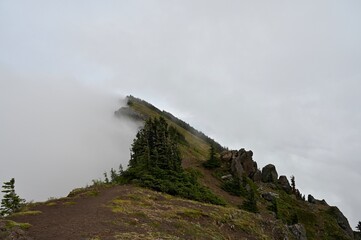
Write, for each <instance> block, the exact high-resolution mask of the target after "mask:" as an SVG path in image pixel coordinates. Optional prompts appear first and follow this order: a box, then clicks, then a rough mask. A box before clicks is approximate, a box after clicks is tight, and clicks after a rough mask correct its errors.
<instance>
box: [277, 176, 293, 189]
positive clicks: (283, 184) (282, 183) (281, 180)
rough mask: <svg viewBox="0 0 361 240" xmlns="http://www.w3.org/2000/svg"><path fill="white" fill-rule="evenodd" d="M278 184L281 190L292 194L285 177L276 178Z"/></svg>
mask: <svg viewBox="0 0 361 240" xmlns="http://www.w3.org/2000/svg"><path fill="white" fill-rule="evenodd" d="M278 184H279V185H280V186H281V188H282V189H283V190H284V191H285V192H286V193H288V194H290V193H291V192H292V188H291V185H290V182H289V181H288V179H287V177H286V176H284V175H282V176H280V177H279V178H278Z"/></svg>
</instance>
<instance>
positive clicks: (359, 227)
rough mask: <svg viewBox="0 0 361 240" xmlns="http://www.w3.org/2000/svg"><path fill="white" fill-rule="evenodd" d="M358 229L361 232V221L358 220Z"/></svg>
mask: <svg viewBox="0 0 361 240" xmlns="http://www.w3.org/2000/svg"><path fill="white" fill-rule="evenodd" d="M356 229H357V230H358V231H359V232H361V222H358V224H357V226H356Z"/></svg>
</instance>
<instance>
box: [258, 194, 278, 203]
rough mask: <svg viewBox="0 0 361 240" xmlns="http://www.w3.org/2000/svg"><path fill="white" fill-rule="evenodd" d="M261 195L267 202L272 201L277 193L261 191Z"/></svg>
mask: <svg viewBox="0 0 361 240" xmlns="http://www.w3.org/2000/svg"><path fill="white" fill-rule="evenodd" d="M261 196H262V198H264V199H265V200H267V201H269V202H273V201H274V200H275V199H276V198H277V197H278V195H277V194H276V193H273V192H266V193H262V195H261Z"/></svg>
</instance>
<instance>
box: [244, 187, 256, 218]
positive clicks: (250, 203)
mask: <svg viewBox="0 0 361 240" xmlns="http://www.w3.org/2000/svg"><path fill="white" fill-rule="evenodd" d="M241 208H242V209H244V210H246V211H249V212H254V213H257V212H258V207H257V200H256V196H255V194H254V190H253V189H252V188H251V189H250V190H249V192H248V194H247V197H246V200H245V201H244V202H243V204H242V206H241Z"/></svg>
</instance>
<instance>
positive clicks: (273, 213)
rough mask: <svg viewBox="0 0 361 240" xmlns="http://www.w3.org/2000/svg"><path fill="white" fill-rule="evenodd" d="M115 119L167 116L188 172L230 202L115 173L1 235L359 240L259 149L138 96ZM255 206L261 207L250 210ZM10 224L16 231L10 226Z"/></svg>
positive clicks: (21, 217)
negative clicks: (187, 195)
mask: <svg viewBox="0 0 361 240" xmlns="http://www.w3.org/2000/svg"><path fill="white" fill-rule="evenodd" d="M115 116H117V117H128V118H131V119H133V120H135V121H143V122H144V121H145V122H146V121H147V119H154V118H164V119H165V121H166V122H167V124H169V126H172V127H174V128H175V129H176V130H177V131H178V132H179V134H180V138H179V142H178V145H179V150H180V153H181V159H182V163H181V164H182V167H183V169H185V171H190V172H192V173H193V174H196V175H197V181H199V183H200V184H201V185H203V186H204V187H206V188H208V189H209V190H210V191H211V192H213V193H214V194H215V195H217V196H220V197H222V198H223V199H224V200H225V202H226V206H224V207H223V206H216V205H212V204H207V203H200V202H198V201H192V200H186V199H184V198H179V197H177V196H175V197H174V196H170V195H168V194H164V193H158V192H155V191H152V190H149V189H145V188H139V187H137V186H136V185H138V184H139V181H138V182H137V181H133V182H132V184H131V185H129V184H125V185H124V184H120V185H119V184H115V182H116V181H113V178H114V179H115V178H117V176H121V175H122V174H123V170H120V171H119V172H115V171H114V170H112V172H111V178H112V179H111V181H109V180H107V179H106V180H105V182H94V184H93V186H90V187H86V188H80V189H75V190H73V191H72V192H71V193H70V194H69V195H68V197H65V198H61V199H54V200H50V201H47V202H44V203H35V204H29V205H28V206H27V209H25V210H23V211H22V212H20V213H19V214H15V215H13V216H8V217H7V218H5V220H4V221H5V223H4V221H0V229H1V231H0V232H1V234H3V232H5V235H6V234H8V236H6V237H7V238H4V239H49V236H51V239H55V240H56V239H59V240H60V239H65V238H68V239H72V238H71V237H77V239H79V238H83V239H91V240H100V239H302V240H303V239H359V238H358V236H359V234H357V233H354V232H353V231H352V229H351V227H350V225H349V223H348V221H347V218H345V216H344V215H343V214H342V212H341V211H340V210H339V209H338V208H337V207H331V206H328V205H327V203H326V201H319V200H317V199H314V198H313V197H312V196H309V197H308V199H307V200H308V201H305V199H304V198H305V197H304V195H302V194H301V193H300V192H299V191H298V190H297V188H296V185H295V183H294V181H292V179H291V184H290V183H289V181H288V179H287V177H286V176H279V177H278V173H277V170H276V168H275V166H273V165H272V164H270V165H267V166H265V167H263V168H262V170H261V169H259V168H258V166H257V163H256V162H255V161H253V152H252V151H250V150H248V151H247V150H245V149H242V148H241V149H240V150H229V149H227V148H226V147H223V146H221V145H220V144H219V143H217V142H216V141H215V140H213V139H211V138H209V137H208V136H206V135H205V134H204V133H201V132H199V131H197V130H195V129H194V128H193V127H191V126H190V125H189V124H188V123H185V122H184V121H182V120H180V119H178V118H176V117H175V116H173V115H172V114H170V113H167V112H166V111H161V110H159V109H158V108H156V107H155V106H153V105H152V104H150V103H147V102H145V101H144V100H141V99H139V98H135V97H133V96H128V97H127V107H122V108H120V109H119V110H117V111H116V112H115ZM211 146H216V148H215V149H216V152H215V156H216V158H217V159H219V160H220V166H219V167H217V168H214V169H208V168H206V167H205V165H204V163H205V162H206V161H207V159H208V158H209V154H210V153H209V149H210V147H211ZM251 193H253V200H252V194H251ZM106 196H107V197H106ZM252 201H253V202H252ZM249 202H251V203H253V205H252V204H251V208H246V207H245V206H247V203H249ZM87 204H88V205H87ZM85 206H89V208H91V209H92V210H91V211H90V209H89V211H87V209H88V207H85ZM249 206H250V205H249V204H248V207H249ZM252 206H253V207H254V206H255V207H256V209H253V208H252ZM94 209H95V210H96V211H93V210H94ZM34 213H35V214H34ZM85 213H87V214H86V215H84V214H85ZM73 214H74V215H73ZM51 216H62V217H61V218H60V217H59V219H57V218H56V217H51ZM81 216H87V217H86V222H89V221H90V222H89V224H90V225H91V226H93V227H92V228H89V227H86V226H85V225H86V224H85V225H84V224H81V223H80V222H79V221H78V220H76V219H81ZM101 216H105V217H101ZM61 219H62V221H63V222H61ZM49 220H51V221H49ZM11 221H16V222H23V223H27V224H29V225H30V228H29V229H28V230H26V231H24V229H21V227H19V226H23V225H16V224H15V225H14V224H13V223H12V222H11ZM57 223H58V224H59V226H57V227H54V224H55V225H56V224H57ZM9 224H10V225H11V226H12V227H6V226H8V225H9ZM29 225H26V226H29ZM4 226H5V227H4ZM97 226H99V227H97ZM100 226H102V227H100ZM9 228H10V233H9V232H8V231H9ZM4 229H5V230H4ZM45 229H46V230H45ZM11 231H12V232H11ZM11 234H13V235H11ZM28 234H30V235H28ZM64 234H65V235H64ZM72 234H73V235H72ZM5 235H4V234H3V235H0V239H1V236H5ZM9 236H15V238H9ZM64 237H65V238H64Z"/></svg>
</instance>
